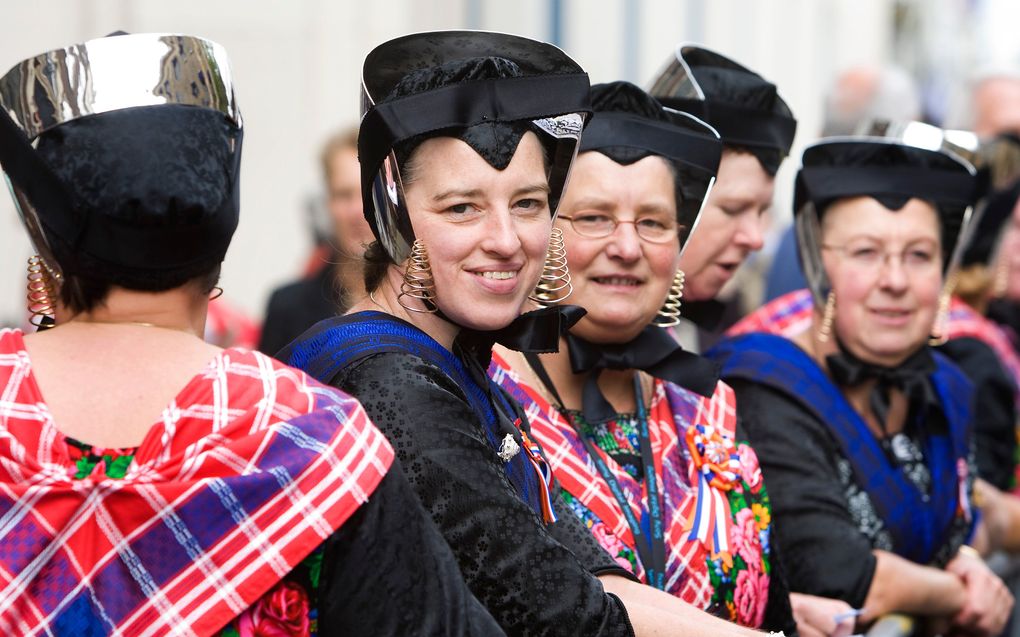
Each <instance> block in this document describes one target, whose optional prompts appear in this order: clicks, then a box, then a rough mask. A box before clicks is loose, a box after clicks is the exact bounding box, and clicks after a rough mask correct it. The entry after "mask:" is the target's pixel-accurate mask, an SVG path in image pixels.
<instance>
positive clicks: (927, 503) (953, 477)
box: [707, 333, 972, 564]
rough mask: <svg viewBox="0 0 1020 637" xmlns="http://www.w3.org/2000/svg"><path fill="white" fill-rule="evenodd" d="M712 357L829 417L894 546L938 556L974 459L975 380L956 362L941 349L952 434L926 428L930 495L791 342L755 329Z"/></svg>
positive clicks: (921, 559) (919, 558)
mask: <svg viewBox="0 0 1020 637" xmlns="http://www.w3.org/2000/svg"><path fill="white" fill-rule="evenodd" d="M707 356H709V357H710V358H713V359H715V360H717V361H719V362H720V363H722V377H723V379H725V380H730V379H742V380H748V381H752V382H757V383H761V384H763V385H766V386H768V387H771V388H773V389H776V390H778V391H780V392H782V393H783V394H785V395H786V396H788V397H789V398H790V399H792V400H794V401H796V402H798V403H799V404H801V405H803V406H804V407H805V408H806V409H808V410H809V411H810V412H811V413H813V414H814V415H815V417H817V418H818V419H819V420H820V421H821V422H824V423H826V424H827V425H828V428H829V430H830V431H831V432H832V434H833V436H834V437H835V439H836V440H837V442H838V443H839V445H840V447H841V448H842V450H843V454H844V455H845V456H846V457H847V458H848V459H849V461H850V463H851V465H852V466H853V470H854V477H855V479H856V480H857V481H858V483H859V485H860V486H861V488H862V489H864V490H865V491H866V492H867V493H868V496H869V497H870V498H871V501H872V502H873V503H874V506H875V509H876V512H877V513H878V515H879V517H881V518H882V521H883V522H884V523H885V525H886V527H887V528H888V530H889V532H890V534H891V535H892V538H893V546H894V551H895V552H896V553H897V554H899V555H901V556H903V557H905V558H907V559H910V560H912V561H914V562H917V563H920V564H927V563H929V562H931V560H932V559H933V557H934V555H935V553H936V551H938V549H939V547H940V546H942V544H943V543H944V542H945V541H946V539H947V536H948V533H949V530H950V528H951V524H952V521H953V518H954V517H955V516H956V515H957V512H958V510H959V507H960V505H961V503H960V501H959V500H960V488H959V487H960V482H959V481H960V479H961V478H960V477H959V474H958V466H959V464H960V462H961V460H962V461H963V462H966V460H967V456H968V451H969V437H970V426H971V423H970V417H971V416H970V399H971V393H972V386H971V384H970V381H968V380H967V379H966V378H965V377H964V375H963V373H962V372H961V371H960V370H959V369H957V368H956V366H955V365H953V364H952V363H951V362H950V361H949V360H948V359H947V358H946V357H945V356H942V355H941V354H939V353H937V352H933V356H934V357H935V361H936V365H937V369H936V371H935V372H934V373H933V374H931V376H929V379H930V381H931V383H932V386H933V387H934V389H935V392H936V394H937V395H938V397H939V401H940V403H941V407H942V411H943V413H944V415H945V418H946V422H947V423H948V425H949V427H948V431H947V432H939V431H926V432H925V435H924V436H923V440H924V445H923V451H924V457H925V462H926V463H927V465H928V468H929V470H930V471H931V476H932V487H931V493H930V494H929V495H927V496H926V495H925V494H923V493H921V492H920V491H919V490H918V489H917V487H915V486H914V484H913V483H912V482H911V481H910V480H909V479H908V478H907V476H906V475H905V474H904V472H903V470H902V468H901V467H899V466H898V465H895V464H893V462H892V461H891V460H890V459H889V457H888V456H887V455H886V453H885V452H884V451H883V449H882V447H881V446H880V444H879V441H878V440H877V439H876V437H875V435H874V434H873V433H872V432H871V431H870V430H869V429H868V426H867V424H866V423H865V421H864V419H863V418H861V416H860V415H859V414H858V413H857V412H856V411H855V410H854V409H853V407H852V406H851V405H850V403H849V402H847V400H846V398H845V397H844V396H843V393H842V392H841V391H840V389H839V388H838V387H837V386H836V385H835V384H834V383H833V382H832V380H830V379H829V377H828V376H827V375H826V373H825V372H824V371H823V370H822V368H821V367H819V366H818V364H817V363H815V361H814V360H813V359H811V358H810V357H809V356H808V355H807V353H805V352H804V351H803V350H802V349H800V348H799V347H798V346H797V345H795V344H794V343H793V342H791V341H790V340H788V339H786V338H783V337H781V336H776V335H772V334H763V333H755V334H748V335H745V336H740V337H737V338H734V339H730V340H727V341H723V342H722V343H720V344H718V345H717V346H716V347H715V348H713V349H712V350H711V351H710V352H708V353H707Z"/></svg>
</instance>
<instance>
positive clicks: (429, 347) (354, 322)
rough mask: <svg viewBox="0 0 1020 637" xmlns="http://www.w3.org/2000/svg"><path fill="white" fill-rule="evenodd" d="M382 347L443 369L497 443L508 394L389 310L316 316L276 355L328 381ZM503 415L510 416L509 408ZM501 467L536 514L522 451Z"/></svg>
mask: <svg viewBox="0 0 1020 637" xmlns="http://www.w3.org/2000/svg"><path fill="white" fill-rule="evenodd" d="M386 352H399V353H405V354H410V355H411V356H415V357H417V358H420V359H422V360H424V361H426V362H428V363H430V364H432V365H435V366H436V367H438V368H439V369H440V370H442V372H443V373H444V374H446V375H447V376H448V377H449V378H450V379H451V380H452V381H453V382H454V383H456V384H457V386H458V387H459V388H460V390H461V391H462V392H463V393H464V396H465V397H466V399H467V402H468V404H469V405H470V406H471V408H472V409H473V410H474V412H475V413H476V414H477V415H478V424H479V426H480V427H481V428H482V430H483V431H484V432H485V436H486V438H487V439H488V441H489V443H490V444H491V445H492V447H493V449H494V450H498V449H499V448H500V445H501V444H502V441H503V437H504V436H505V435H506V434H507V433H511V430H510V428H507V427H506V424H504V425H503V426H501V425H500V421H499V416H498V415H497V413H496V406H495V405H494V402H495V401H505V403H506V405H505V406H504V409H503V411H504V412H507V411H511V410H512V402H511V399H509V398H507V397H506V396H505V394H503V393H502V390H501V389H500V388H499V386H498V385H496V384H495V383H493V382H492V381H491V380H488V377H487V376H484V372H483V374H482V375H481V376H482V377H484V378H485V379H486V380H487V381H488V382H487V386H485V387H483V386H481V385H480V384H479V383H478V381H477V380H476V378H477V377H479V375H478V374H471V373H470V372H469V371H468V369H467V367H466V365H467V364H468V363H466V362H465V361H464V360H462V358H460V357H458V356H456V355H455V354H453V353H452V352H450V350H448V349H446V348H445V347H443V346H442V345H440V344H439V343H438V342H437V341H435V340H434V339H433V338H432V337H431V336H429V335H428V334H426V333H425V332H423V331H421V330H420V329H418V328H417V327H415V326H413V325H411V324H410V323H407V322H406V321H403V320H401V319H398V318H396V317H394V316H392V315H390V314H386V313H384V312H358V313H356V314H350V315H347V316H340V317H337V318H332V319H327V320H325V321H320V322H319V323H317V324H316V325H315V326H313V327H312V328H310V329H309V330H308V331H307V332H305V333H304V334H302V335H301V336H300V337H299V338H298V339H297V340H296V341H294V342H293V343H291V344H290V345H288V346H287V347H285V348H284V349H283V350H282V351H280V352H279V354H277V357H278V358H280V360H282V361H285V362H286V363H287V364H288V365H291V366H293V367H297V368H298V369H300V370H303V371H304V372H306V373H307V374H309V375H310V376H312V377H313V378H315V379H316V380H318V381H320V382H323V383H327V384H331V382H332V381H333V379H334V378H335V377H336V376H337V375H338V374H339V373H340V372H341V371H342V370H344V369H346V368H347V367H348V366H350V365H352V364H354V363H356V362H357V361H359V360H361V359H364V358H367V357H369V356H372V355H373V354H382V353H386ZM465 356H467V354H466V353H465ZM355 398H357V397H355ZM507 416H508V417H509V418H511V419H513V418H514V417H515V416H514V415H512V413H508V414H507ZM522 420H523V419H522ZM377 422H378V421H377ZM378 425H379V427H380V429H382V430H383V433H385V432H386V425H385V423H382V422H379V423H378ZM521 426H522V427H524V428H526V427H527V423H526V422H523V423H522V425H521ZM514 429H515V428H514ZM514 437H515V439H516V440H517V443H518V444H519V445H521V448H523V447H524V443H523V441H522V440H521V439H520V435H519V433H516V432H514ZM500 462H501V461H500ZM501 464H503V463H502V462H501ZM504 471H505V472H506V475H507V478H509V480H510V482H511V484H513V485H514V488H515V489H517V492H518V494H519V495H520V497H521V499H522V500H524V501H525V502H527V503H528V505H529V506H530V507H532V509H534V510H535V512H536V513H537V514H538V516H539V517H540V518H541V517H542V502H541V497H542V495H541V493H542V492H541V488H540V486H539V485H538V483H537V477H536V474H535V471H534V469H532V468H531V467H530V465H529V464H528V460H527V458H526V454H524V453H519V454H517V455H516V456H514V457H513V458H511V460H510V461H509V462H506V463H505V464H504Z"/></svg>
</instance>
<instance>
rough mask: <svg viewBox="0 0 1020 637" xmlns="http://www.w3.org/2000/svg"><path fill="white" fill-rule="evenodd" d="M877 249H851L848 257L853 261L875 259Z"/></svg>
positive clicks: (877, 253)
mask: <svg viewBox="0 0 1020 637" xmlns="http://www.w3.org/2000/svg"><path fill="white" fill-rule="evenodd" d="M878 255H879V252H878V248H853V249H852V250H850V256H851V257H853V258H854V259H864V260H868V259H875V258H878Z"/></svg>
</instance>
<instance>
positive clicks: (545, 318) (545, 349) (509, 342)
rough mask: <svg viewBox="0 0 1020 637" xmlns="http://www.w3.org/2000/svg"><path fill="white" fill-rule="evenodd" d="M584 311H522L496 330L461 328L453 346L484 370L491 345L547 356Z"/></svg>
mask: <svg viewBox="0 0 1020 637" xmlns="http://www.w3.org/2000/svg"><path fill="white" fill-rule="evenodd" d="M587 313H588V312H587V310H585V309H584V308H583V307H581V306H579V305H554V306H551V307H544V308H542V309H540V310H534V311H531V312H525V313H524V314H521V315H520V316H518V317H517V318H515V319H514V320H513V322H511V323H510V325H507V326H506V327H504V328H502V329H498V330H488V331H482V330H472V329H466V328H465V329H462V330H461V331H460V334H458V335H457V338H456V345H459V346H460V347H461V348H463V349H464V351H466V352H468V353H470V354H471V357H472V358H474V359H476V360H477V361H478V362H479V363H480V364H481V366H482V368H483V369H487V368H488V367H489V362H490V361H491V360H492V346H493V345H495V344H496V343H499V344H500V345H502V346H503V347H506V348H507V349H512V350H514V351H517V352H533V353H536V354H547V353H549V352H558V351H559V349H560V336H562V335H563V334H565V333H566V332H567V330H569V329H570V328H571V327H573V326H574V324H575V323H577V322H578V321H580V320H581V319H582V318H583V317H584V315H585V314H587Z"/></svg>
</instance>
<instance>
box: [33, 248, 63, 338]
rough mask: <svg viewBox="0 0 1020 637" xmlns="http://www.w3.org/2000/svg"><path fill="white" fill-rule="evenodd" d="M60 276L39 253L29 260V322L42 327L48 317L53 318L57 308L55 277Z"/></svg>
mask: <svg viewBox="0 0 1020 637" xmlns="http://www.w3.org/2000/svg"><path fill="white" fill-rule="evenodd" d="M55 278H58V276H57V275H54V274H53V273H52V272H51V271H50V269H49V268H47V267H46V262H45V261H43V259H42V257H40V256H39V255H38V254H36V255H34V256H32V257H31V258H29V260H28V311H29V313H31V315H32V316H31V318H29V322H30V323H31V324H32V325H34V326H36V327H40V326H41V325H42V324H43V321H45V320H46V319H51V320H52V319H53V315H54V309H55V308H56V301H55V297H56V295H57V294H56V290H55V289H54V279H55Z"/></svg>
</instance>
